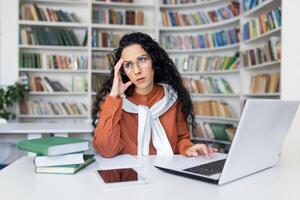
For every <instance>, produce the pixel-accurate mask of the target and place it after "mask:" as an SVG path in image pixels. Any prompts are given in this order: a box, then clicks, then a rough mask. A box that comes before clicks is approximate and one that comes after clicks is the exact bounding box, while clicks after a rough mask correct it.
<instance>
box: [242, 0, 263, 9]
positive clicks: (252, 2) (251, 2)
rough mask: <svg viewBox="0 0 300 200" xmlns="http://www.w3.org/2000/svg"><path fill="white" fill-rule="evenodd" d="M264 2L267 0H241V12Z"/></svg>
mask: <svg viewBox="0 0 300 200" xmlns="http://www.w3.org/2000/svg"><path fill="white" fill-rule="evenodd" d="M266 1H267V0H242V10H243V12H248V11H250V10H252V9H254V8H255V7H257V6H258V5H261V4H262V3H264V2H266Z"/></svg>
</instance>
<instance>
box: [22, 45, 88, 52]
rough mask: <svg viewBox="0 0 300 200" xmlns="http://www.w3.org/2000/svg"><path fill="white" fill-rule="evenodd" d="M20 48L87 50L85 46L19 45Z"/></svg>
mask: <svg viewBox="0 0 300 200" xmlns="http://www.w3.org/2000/svg"><path fill="white" fill-rule="evenodd" d="M19 48H20V49H36V50H53V51H87V50H88V47H85V46H49V45H23V44H20V45H19Z"/></svg>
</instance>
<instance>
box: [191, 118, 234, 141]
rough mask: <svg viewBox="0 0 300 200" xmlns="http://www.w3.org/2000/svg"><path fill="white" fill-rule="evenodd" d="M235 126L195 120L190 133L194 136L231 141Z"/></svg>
mask: <svg viewBox="0 0 300 200" xmlns="http://www.w3.org/2000/svg"><path fill="white" fill-rule="evenodd" d="M235 131H236V127H235V126H233V125H232V124H221V123H208V122H197V123H196V126H195V128H194V129H193V131H192V133H193V136H194V137H196V138H199V139H201V138H203V139H212V140H221V141H232V140H233V138H234V133H235Z"/></svg>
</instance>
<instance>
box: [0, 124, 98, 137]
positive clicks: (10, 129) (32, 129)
mask: <svg viewBox="0 0 300 200" xmlns="http://www.w3.org/2000/svg"><path fill="white" fill-rule="evenodd" d="M93 130H94V128H93V126H92V124H91V123H88V122H86V123H85V122H60V123H46V122H39V123H25V122H24V123H8V124H0V134H1V133H3V134H7V133H16V134H23V133H91V132H93Z"/></svg>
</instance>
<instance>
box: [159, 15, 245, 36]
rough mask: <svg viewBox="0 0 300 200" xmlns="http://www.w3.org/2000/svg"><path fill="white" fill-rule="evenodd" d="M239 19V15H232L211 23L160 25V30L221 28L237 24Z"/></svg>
mask: <svg viewBox="0 0 300 200" xmlns="http://www.w3.org/2000/svg"><path fill="white" fill-rule="evenodd" d="M239 20H240V17H234V18H232V19H228V20H224V21H220V22H216V23H211V24H205V25H197V26H175V27H174V26H171V27H160V31H174V32H175V31H176V32H177V31H178V32H180V31H201V30H205V29H212V28H221V27H224V26H229V25H231V24H238V23H239Z"/></svg>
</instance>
